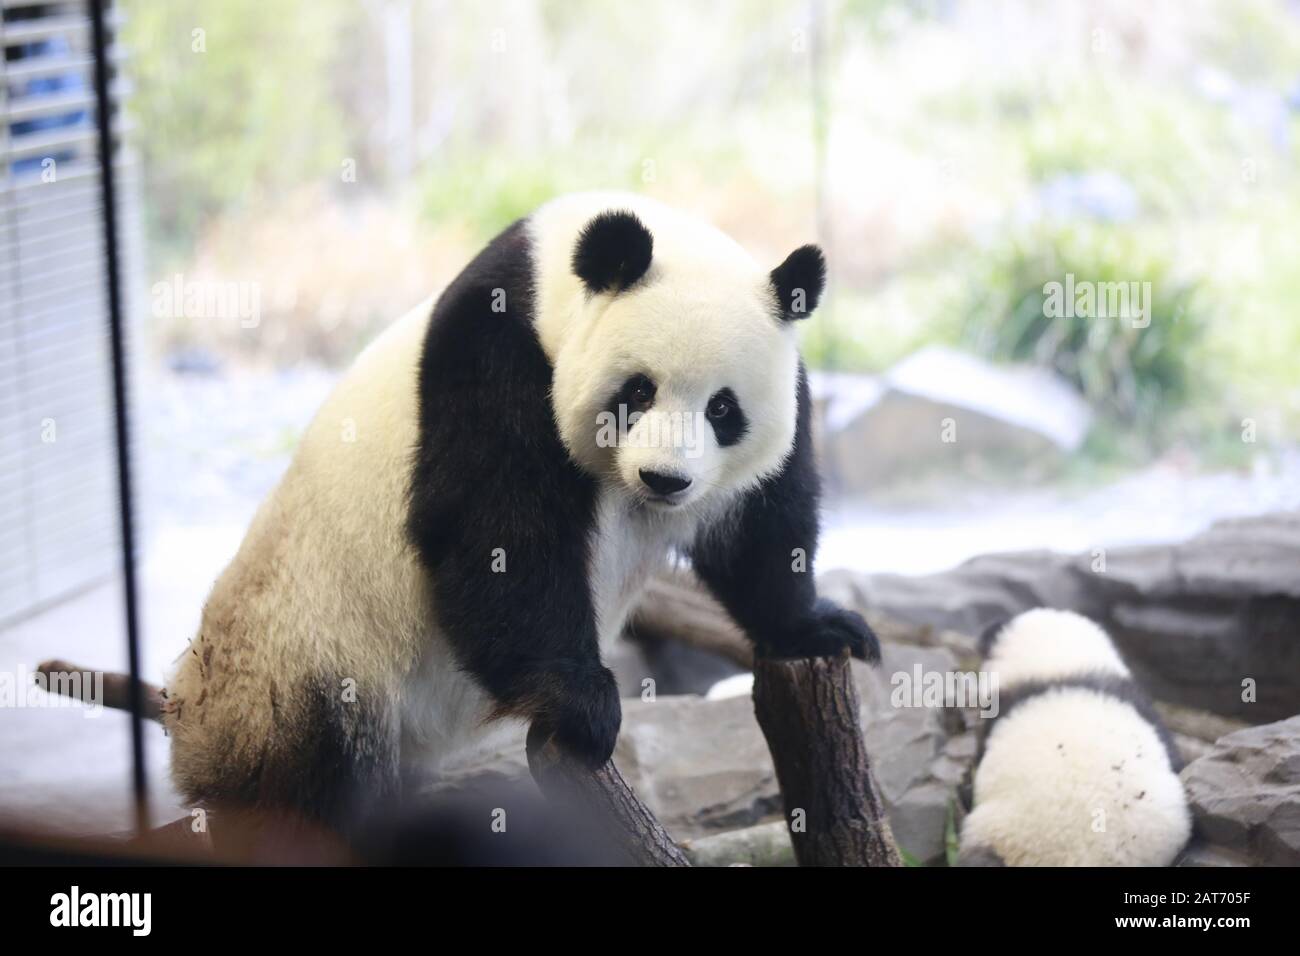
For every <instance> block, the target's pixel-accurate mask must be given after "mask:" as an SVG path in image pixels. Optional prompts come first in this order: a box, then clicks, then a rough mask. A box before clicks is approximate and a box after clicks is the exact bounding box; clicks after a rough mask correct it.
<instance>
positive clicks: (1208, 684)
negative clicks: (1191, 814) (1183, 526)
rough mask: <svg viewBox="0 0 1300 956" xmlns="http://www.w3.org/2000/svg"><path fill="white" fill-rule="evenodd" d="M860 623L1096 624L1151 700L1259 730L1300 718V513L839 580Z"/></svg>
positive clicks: (952, 626) (972, 626)
mask: <svg viewBox="0 0 1300 956" xmlns="http://www.w3.org/2000/svg"><path fill="white" fill-rule="evenodd" d="M833 582H834V588H835V591H836V594H837V595H838V596H841V597H848V598H850V599H851V600H850V603H851V604H852V605H854V606H856V607H858V608H859V609H861V610H863V611H864V612H866V613H868V614H872V613H876V614H886V615H889V616H891V617H894V618H898V619H900V620H903V621H908V622H911V623H913V624H918V625H925V626H928V627H931V628H935V629H939V630H953V631H959V632H961V633H964V634H967V635H976V634H978V633H979V632H980V631H982V630H983V629H984V627H985V626H987V625H988V624H989V623H991V622H992V621H995V620H998V619H1000V618H1006V617H1010V616H1012V615H1014V614H1017V613H1019V612H1021V611H1024V610H1027V609H1029V608H1032V607H1040V606H1046V607H1058V608H1069V609H1071V610H1075V611H1078V612H1079V613H1081V614H1085V615H1087V616H1088V617H1091V618H1093V619H1094V620H1096V621H1098V622H1099V623H1101V624H1102V625H1103V626H1104V627H1106V629H1107V630H1108V631H1109V632H1110V633H1111V635H1112V636H1113V637H1114V639H1115V641H1116V643H1117V644H1118V646H1119V648H1120V651H1121V652H1122V653H1123V655H1124V657H1125V659H1126V660H1127V661H1128V663H1129V664H1130V666H1131V667H1132V668H1133V670H1134V673H1135V674H1136V676H1137V677H1138V679H1139V681H1140V682H1141V683H1142V684H1143V685H1144V686H1145V687H1146V688H1147V689H1148V691H1149V692H1150V693H1151V694H1152V695H1153V696H1155V697H1156V698H1158V699H1161V700H1166V701H1169V702H1171V703H1175V704H1181V705H1184V706H1188V707H1195V708H1198V709H1202V710H1208V711H1212V712H1214V713H1218V714H1224V715H1227V716H1231V717H1236V718H1240V719H1242V720H1246V721H1250V722H1251V723H1262V722H1265V721H1270V720H1279V719H1282V718H1285V717H1290V716H1292V715H1293V714H1295V713H1297V712H1300V513H1297V512H1282V513H1275V514H1269V515H1262V516H1258V517H1252V518H1243V519H1235V520H1232V521H1225V522H1221V523H1219V524H1216V525H1214V526H1213V527H1211V528H1210V529H1209V530H1207V531H1206V532H1204V533H1203V534H1201V535H1198V536H1196V537H1194V538H1192V539H1191V540H1189V541H1186V542H1184V543H1182V544H1177V545H1168V546H1159V547H1128V548H1115V549H1111V550H1109V551H1108V552H1106V553H1104V554H1102V553H1096V554H1085V555H1078V556H1071V555H1061V554H1056V553H1053V552H1047V551H1033V552H1019V553H1009V554H994V555H988V556H983V557H979V558H974V559H972V560H970V561H967V562H965V563H964V564H961V565H959V566H958V567H956V568H954V569H952V570H950V571H945V572H942V573H940V574H933V575H925V576H920V577H904V576H900V575H889V574H871V575H846V574H845V573H843V572H840V573H837V574H836V575H835V577H834V579H833Z"/></svg>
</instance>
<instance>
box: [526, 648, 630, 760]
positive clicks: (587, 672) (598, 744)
mask: <svg viewBox="0 0 1300 956" xmlns="http://www.w3.org/2000/svg"><path fill="white" fill-rule="evenodd" d="M539 719H540V720H541V722H542V724H543V727H544V728H545V729H546V730H547V731H549V732H550V734H552V735H553V736H554V738H555V742H556V743H557V744H559V745H560V747H561V748H562V749H564V750H565V751H566V752H567V753H569V754H570V755H571V756H573V757H575V758H577V759H578V760H580V761H581V762H582V763H584V764H585V765H587V766H588V767H591V768H593V769H594V768H596V767H600V766H601V765H603V764H604V763H605V762H606V761H607V760H609V758H610V756H611V755H612V754H613V753H614V744H615V742H616V741H617V740H618V730H619V727H620V725H621V724H622V722H623V707H622V705H621V704H620V703H619V697H618V683H617V681H615V679H614V674H613V673H612V672H611V671H610V670H609V668H608V667H604V666H602V665H601V664H598V663H597V664H591V665H583V666H579V667H577V668H576V669H572V670H570V669H567V668H566V669H565V671H564V672H563V673H562V674H561V675H560V681H559V688H558V689H557V690H556V692H555V693H554V694H552V695H551V699H550V700H549V701H548V702H547V705H546V708H545V711H544V713H543V714H541V715H539Z"/></svg>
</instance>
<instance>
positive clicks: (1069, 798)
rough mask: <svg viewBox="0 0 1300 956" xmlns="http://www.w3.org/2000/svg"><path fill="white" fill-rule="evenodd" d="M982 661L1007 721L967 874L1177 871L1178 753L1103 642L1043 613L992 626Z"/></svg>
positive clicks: (1077, 624) (987, 744)
mask: <svg viewBox="0 0 1300 956" xmlns="http://www.w3.org/2000/svg"><path fill="white" fill-rule="evenodd" d="M981 650H982V651H983V653H984V654H985V662H984V670H985V671H986V672H987V673H990V674H996V675H997V681H998V688H999V700H998V713H997V716H996V717H995V718H993V719H992V725H991V727H989V728H987V730H986V732H985V733H986V736H984V737H983V746H982V752H981V755H980V758H979V762H978V765H977V766H976V768H975V776H974V804H973V809H972V810H971V812H970V814H969V815H968V816H967V817H966V819H965V821H964V823H963V825H962V832H961V844H960V851H959V854H958V861H959V863H960V864H962V865H967V866H971V865H1010V866H1168V865H1169V864H1170V863H1172V862H1173V860H1174V858H1175V857H1176V856H1177V855H1178V853H1179V851H1180V850H1181V849H1182V848H1183V845H1184V844H1185V843H1186V842H1187V838H1188V836H1189V834H1190V831H1191V818H1190V815H1189V813H1188V809H1187V798H1186V796H1185V794H1184V792H1183V787H1182V783H1181V782H1180V781H1179V779H1178V770H1179V768H1180V766H1181V764H1180V761H1179V757H1178V752H1177V750H1176V748H1175V747H1174V744H1173V741H1172V740H1171V739H1170V737H1169V733H1168V731H1166V730H1165V728H1164V726H1163V724H1161V722H1160V719H1159V717H1158V716H1157V715H1156V713H1155V711H1154V709H1153V708H1152V707H1151V705H1150V703H1149V702H1148V701H1147V699H1146V697H1145V696H1144V695H1143V694H1142V693H1141V691H1140V690H1139V689H1138V688H1137V686H1136V685H1135V684H1134V682H1133V679H1132V676H1131V675H1130V673H1129V670H1128V668H1127V667H1126V666H1125V665H1124V662H1123V660H1121V658H1120V656H1119V654H1118V652H1117V651H1116V650H1115V647H1114V645H1113V644H1112V643H1111V640H1110V638H1109V636H1107V634H1106V632H1105V631H1103V630H1102V629H1101V628H1100V627H1098V626H1097V625H1096V624H1094V623H1093V622H1092V621H1090V620H1088V619H1087V618H1085V617H1082V616H1080V615H1078V614H1075V613H1073V612H1070V611H1057V610H1049V609H1046V608H1039V609H1036V610H1032V611H1026V612H1025V613H1023V614H1020V615H1018V616H1017V617H1015V618H1013V619H1012V620H1011V621H1010V622H1008V623H1006V624H1005V625H995V626H993V627H991V628H990V629H989V630H988V631H986V632H985V635H984V637H983V638H982V640H981Z"/></svg>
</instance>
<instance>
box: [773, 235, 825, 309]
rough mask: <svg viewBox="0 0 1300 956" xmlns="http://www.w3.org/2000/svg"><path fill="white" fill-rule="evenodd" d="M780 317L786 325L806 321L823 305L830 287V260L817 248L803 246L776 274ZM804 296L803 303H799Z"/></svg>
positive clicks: (774, 270) (788, 258)
mask: <svg viewBox="0 0 1300 956" xmlns="http://www.w3.org/2000/svg"><path fill="white" fill-rule="evenodd" d="M771 279H772V290H773V291H774V292H775V293H776V302H777V314H778V315H779V316H780V318H781V319H782V320H783V321H786V322H789V321H792V320H794V319H806V318H808V316H810V315H812V313H813V310H814V309H816V308H817V303H818V302H820V301H821V297H822V289H823V288H825V286H826V258H825V257H824V256H823V255H822V251H821V250H820V249H818V248H817V247H816V246H800V247H799V248H798V249H796V250H795V251H794V252H792V253H790V255H788V256H787V257H786V260H785V262H783V263H781V264H780V265H779V266H777V267H776V268H775V269H773V270H772V275H771ZM800 293H802V301H797V299H798V298H799V294H800Z"/></svg>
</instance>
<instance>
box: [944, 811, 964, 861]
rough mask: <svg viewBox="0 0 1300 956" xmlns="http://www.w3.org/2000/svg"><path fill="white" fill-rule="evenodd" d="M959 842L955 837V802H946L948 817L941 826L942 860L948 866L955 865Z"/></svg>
mask: <svg viewBox="0 0 1300 956" xmlns="http://www.w3.org/2000/svg"><path fill="white" fill-rule="evenodd" d="M960 847H961V841H960V840H959V839H958V837H957V801H956V800H949V801H948V816H947V817H946V819H945V820H944V824H943V858H944V862H945V863H947V864H948V865H949V866H956V865H957V854H958V850H959V849H960Z"/></svg>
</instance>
